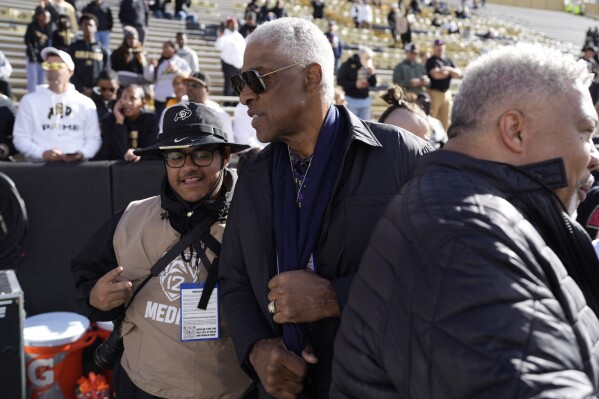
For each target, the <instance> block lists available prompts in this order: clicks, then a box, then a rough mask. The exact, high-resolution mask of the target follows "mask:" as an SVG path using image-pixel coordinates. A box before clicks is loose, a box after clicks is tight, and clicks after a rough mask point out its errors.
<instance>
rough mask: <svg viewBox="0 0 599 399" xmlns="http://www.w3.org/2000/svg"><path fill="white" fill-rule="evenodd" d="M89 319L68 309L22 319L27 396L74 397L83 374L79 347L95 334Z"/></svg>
mask: <svg viewBox="0 0 599 399" xmlns="http://www.w3.org/2000/svg"><path fill="white" fill-rule="evenodd" d="M88 328H89V320H88V319H87V317H85V316H81V315H79V314H77V313H70V312H51V313H43V314H39V315H36V316H32V317H28V318H26V319H25V328H24V330H23V339H24V342H25V356H26V374H27V397H28V398H29V399H75V389H76V386H77V380H78V379H79V378H80V377H81V376H82V374H83V370H82V368H83V365H82V358H81V354H82V352H81V351H82V349H83V348H85V347H86V346H89V345H91V344H92V343H93V342H94V340H95V339H96V336H95V334H94V333H93V332H91V331H88Z"/></svg>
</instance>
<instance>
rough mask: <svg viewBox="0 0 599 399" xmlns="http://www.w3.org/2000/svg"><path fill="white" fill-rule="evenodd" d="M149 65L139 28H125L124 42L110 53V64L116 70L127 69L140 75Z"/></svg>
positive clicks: (126, 70)
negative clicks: (140, 38)
mask: <svg viewBox="0 0 599 399" xmlns="http://www.w3.org/2000/svg"><path fill="white" fill-rule="evenodd" d="M146 65H147V60H146V56H145V51H144V47H143V45H142V44H141V42H140V41H139V37H138V34H137V30H135V28H133V27H132V26H125V27H124V28H123V42H122V43H121V45H120V46H119V47H118V48H117V49H116V50H114V51H113V52H112V54H111V55H110V66H111V67H112V69H114V70H115V71H116V72H119V71H125V72H131V73H134V74H137V75H139V76H140V79H141V76H142V75H143V73H144V68H145V67H146Z"/></svg>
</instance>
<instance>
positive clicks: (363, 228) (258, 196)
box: [219, 107, 432, 398]
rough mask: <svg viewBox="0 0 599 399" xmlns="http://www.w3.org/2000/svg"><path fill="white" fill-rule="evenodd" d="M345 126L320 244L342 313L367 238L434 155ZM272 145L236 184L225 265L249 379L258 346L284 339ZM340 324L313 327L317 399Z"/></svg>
mask: <svg viewBox="0 0 599 399" xmlns="http://www.w3.org/2000/svg"><path fill="white" fill-rule="evenodd" d="M339 111H340V114H341V116H342V117H344V118H347V119H348V126H349V131H348V133H347V147H346V148H347V149H346V153H345V156H344V160H343V163H342V167H341V172H340V173H339V176H338V177H337V183H336V187H335V189H334V191H333V192H334V194H333V197H332V199H331V200H330V202H329V204H328V208H327V211H326V214H325V219H324V222H323V225H322V228H321V231H320V236H319V238H318V240H317V243H316V251H315V260H316V264H317V265H318V266H317V272H318V274H319V275H320V276H322V277H324V278H327V279H329V280H330V281H331V283H332V285H333V287H334V289H335V291H336V294H337V298H338V301H339V304H340V308H341V309H343V306H344V305H345V302H346V298H347V294H348V291H349V287H350V285H351V283H352V280H353V277H354V274H355V272H356V271H357V269H358V263H359V261H360V258H361V256H362V252H363V251H364V249H365V248H366V245H367V243H368V241H369V239H370V233H371V232H372V230H373V229H374V226H375V224H376V222H377V221H378V219H379V217H380V216H381V215H382V213H383V211H384V209H385V208H386V206H387V204H388V203H389V201H390V200H391V198H392V197H393V196H394V195H395V194H396V193H397V192H398V191H399V189H400V187H401V186H402V185H403V183H405V182H406V181H407V180H408V178H409V177H410V175H411V173H412V169H413V167H414V163H415V160H416V158H417V157H419V156H420V155H422V154H423V153H426V152H429V151H432V148H431V147H430V146H429V145H428V144H427V143H425V142H424V141H423V140H421V139H419V138H418V137H416V136H414V135H413V134H411V133H408V132H406V131H405V130H402V129H400V128H397V127H395V126H391V125H384V124H378V123H370V122H366V121H362V120H360V119H358V118H357V117H356V116H355V115H353V114H352V113H350V112H349V111H348V110H347V109H346V108H345V107H339ZM276 145H285V144H283V143H273V144H270V145H269V146H267V147H266V148H265V149H264V150H263V151H262V152H261V153H260V154H259V155H258V156H257V158H256V159H255V160H254V161H253V162H252V163H250V164H248V165H247V166H245V167H244V169H243V170H242V171H241V176H240V179H239V181H238V183H237V187H236V192H235V197H234V199H233V202H232V204H231V210H230V214H229V219H228V223H227V228H226V230H225V234H224V237H223V249H222V252H221V260H220V269H219V273H220V283H221V303H222V306H223V310H224V314H225V318H226V321H227V324H228V326H229V328H230V332H231V336H232V337H233V340H234V342H235V347H236V350H237V356H238V358H239V360H240V363H241V366H242V367H243V368H244V370H245V371H246V372H247V373H248V374H249V375H250V376H251V377H254V378H256V376H255V372H254V371H253V369H252V368H251V365H250V364H249V362H247V355H248V352H249V350H250V348H251V346H252V344H253V343H254V342H256V341H257V340H259V339H264V338H272V337H278V336H281V331H280V326H279V325H277V324H276V323H274V322H273V320H272V317H271V315H270V314H269V313H268V310H267V306H268V299H267V295H268V282H269V280H270V279H271V278H272V277H274V276H275V274H276V265H275V263H276V260H275V258H276V254H275V237H274V221H273V197H272V191H273V190H272V181H271V171H272V162H273V147H274V146H276ZM338 327H339V319H337V318H329V319H324V320H321V321H318V322H315V323H311V325H310V334H309V338H310V340H311V342H312V344H313V345H314V350H315V354H316V356H317V357H318V359H319V363H318V364H317V365H316V366H315V368H314V370H313V374H312V375H313V376H314V379H315V385H316V389H317V390H318V394H317V397H318V398H322V397H327V396H328V389H329V384H330V372H331V362H332V355H333V352H332V349H333V340H334V338H335V334H336V331H337V329H338Z"/></svg>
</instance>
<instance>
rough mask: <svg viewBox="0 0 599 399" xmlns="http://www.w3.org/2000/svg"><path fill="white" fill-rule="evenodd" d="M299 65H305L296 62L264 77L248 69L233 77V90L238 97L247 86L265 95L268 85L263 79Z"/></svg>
mask: <svg viewBox="0 0 599 399" xmlns="http://www.w3.org/2000/svg"><path fill="white" fill-rule="evenodd" d="M299 64H303V62H296V63H295V64H291V65H287V66H286V67H283V68H279V69H276V70H274V71H272V72H268V73H265V74H264V75H260V74H259V73H258V71H256V70H255V69H248V70H247V71H245V72H241V73H240V74H238V75H235V76H231V84H232V85H233V89H234V90H235V92H236V93H237V95H238V96H240V95H241V92H242V91H243V88H244V87H245V85H248V86H249V87H250V89H252V91H253V92H254V93H256V94H260V93H264V92H265V91H266V85H265V84H264V81H263V80H262V78H263V77H265V76H268V75H272V74H273V73H277V72H280V71H282V70H284V69H287V68H291V67H292V66H296V65H299Z"/></svg>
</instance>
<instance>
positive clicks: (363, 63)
mask: <svg viewBox="0 0 599 399" xmlns="http://www.w3.org/2000/svg"><path fill="white" fill-rule="evenodd" d="M372 57H374V52H373V51H372V50H371V49H369V48H368V47H360V50H358V54H354V55H353V56H352V57H350V58H348V59H347V61H345V62H344V63H343V64H341V67H340V68H339V71H338V72H337V84H339V85H340V86H341V87H343V90H344V91H345V99H346V100H347V108H349V110H350V111H351V112H353V113H354V114H356V115H357V116H358V117H360V118H362V119H366V120H368V119H370V115H371V112H372V110H371V105H372V99H371V98H370V94H369V93H370V88H371V87H374V86H376V71H375V69H374V65H373V63H372Z"/></svg>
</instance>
